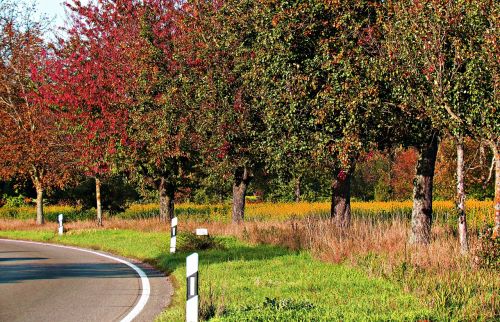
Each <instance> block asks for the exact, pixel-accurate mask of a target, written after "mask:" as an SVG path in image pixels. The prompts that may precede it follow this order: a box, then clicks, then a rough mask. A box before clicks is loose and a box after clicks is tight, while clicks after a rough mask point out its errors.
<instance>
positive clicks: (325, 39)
mask: <svg viewBox="0 0 500 322" xmlns="http://www.w3.org/2000/svg"><path fill="white" fill-rule="evenodd" d="M259 10H260V12H259V18H260V19H259V25H258V26H259V29H258V37H257V44H256V46H255V49H254V52H253V53H252V55H251V57H252V62H253V64H254V68H253V70H252V74H251V75H250V81H249V83H251V84H254V85H253V86H255V90H254V92H255V93H257V94H258V95H255V100H254V104H257V105H258V106H259V107H260V108H261V109H262V110H263V111H264V116H263V119H264V121H265V124H266V135H265V138H266V141H265V144H266V145H267V147H268V150H269V151H270V155H271V160H272V162H274V163H281V164H283V165H286V164H288V165H289V166H290V167H292V166H291V164H300V161H299V162H297V161H295V160H294V159H295V158H300V159H301V161H302V162H303V161H306V162H307V163H308V164H307V165H303V164H302V166H309V167H327V168H328V169H329V171H330V173H331V177H332V206H331V216H332V218H334V219H335V221H336V222H337V224H338V225H339V226H342V227H346V226H348V225H349V223H350V216H351V211H350V181H351V177H352V173H353V170H354V166H355V161H356V159H357V158H358V156H359V154H360V152H361V151H367V150H369V149H370V148H371V147H373V144H372V141H371V138H372V133H371V132H372V131H373V130H375V129H376V124H375V123H374V122H376V119H377V114H376V113H375V110H374V109H373V107H375V106H376V105H377V100H378V95H377V87H376V86H375V85H376V84H375V83H373V82H372V81H373V78H372V77H371V75H370V74H369V65H370V60H371V56H372V54H376V53H374V52H372V49H371V47H372V46H373V43H374V42H375V41H376V35H375V33H374V29H373V28H372V27H373V24H374V23H375V22H376V16H375V10H373V7H372V4H371V3H369V2H367V1H350V2H342V3H338V2H329V1H291V2H268V3H266V4H265V6H261V7H260V8H259Z"/></svg>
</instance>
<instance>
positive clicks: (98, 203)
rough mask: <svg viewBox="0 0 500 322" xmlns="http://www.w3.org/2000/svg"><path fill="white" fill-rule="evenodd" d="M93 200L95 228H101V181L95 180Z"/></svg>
mask: <svg viewBox="0 0 500 322" xmlns="http://www.w3.org/2000/svg"><path fill="white" fill-rule="evenodd" d="M95 198H96V210H97V226H99V227H101V226H102V205H101V180H100V179H99V178H97V177H96V178H95Z"/></svg>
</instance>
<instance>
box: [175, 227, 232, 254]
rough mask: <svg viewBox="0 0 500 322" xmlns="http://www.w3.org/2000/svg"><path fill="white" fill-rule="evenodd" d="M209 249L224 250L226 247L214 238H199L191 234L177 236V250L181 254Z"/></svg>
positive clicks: (184, 233) (185, 233)
mask: <svg viewBox="0 0 500 322" xmlns="http://www.w3.org/2000/svg"><path fill="white" fill-rule="evenodd" d="M207 249H224V245H223V244H222V243H221V242H220V241H218V240H217V239H215V238H214V237H212V236H197V235H195V234H193V233H190V232H182V233H180V234H179V235H177V250H179V251H181V252H194V251H199V250H207Z"/></svg>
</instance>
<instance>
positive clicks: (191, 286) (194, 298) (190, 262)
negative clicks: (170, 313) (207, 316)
mask: <svg viewBox="0 0 500 322" xmlns="http://www.w3.org/2000/svg"><path fill="white" fill-rule="evenodd" d="M186 284H187V285H186V289H187V290H186V295H187V297H186V298H187V300H186V322H198V253H194V254H191V255H189V256H188V257H187V258H186Z"/></svg>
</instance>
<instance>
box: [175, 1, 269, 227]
mask: <svg viewBox="0 0 500 322" xmlns="http://www.w3.org/2000/svg"><path fill="white" fill-rule="evenodd" d="M256 5H258V3H257V2H254V1H225V2H223V3H219V2H218V1H186V2H184V3H183V5H182V8H181V9H180V10H181V12H182V13H183V14H182V17H181V19H180V20H179V25H178V31H177V33H178V34H177V36H178V37H176V52H177V55H178V57H179V61H180V63H181V64H182V66H184V67H183V69H184V71H183V72H182V73H183V74H182V81H183V83H184V84H186V88H187V89H186V91H188V92H189V91H190V90H191V89H194V92H193V93H192V94H193V95H189V96H187V95H186V97H188V98H189V97H190V98H189V104H190V105H191V106H192V109H191V110H192V111H194V113H193V115H192V116H193V117H195V118H196V124H195V125H196V133H197V136H198V140H197V142H196V143H195V145H196V146H197V148H198V150H199V151H200V154H201V156H202V159H203V167H210V172H213V173H218V174H220V175H221V176H223V177H224V178H225V179H227V178H232V181H233V210H232V219H233V222H241V221H242V220H244V210H245V195H246V192H247V189H248V185H249V184H250V182H251V181H252V178H253V176H254V173H255V170H256V167H258V166H259V163H260V161H261V157H262V154H261V153H260V147H261V145H260V136H261V135H262V134H263V127H262V122H261V116H260V111H259V109H257V107H256V105H253V104H252V97H253V95H254V93H252V91H251V90H250V88H249V87H248V84H247V83H245V82H244V75H245V74H246V73H247V72H248V70H249V69H250V67H251V64H252V61H251V56H252V49H251V48H252V44H253V41H254V39H255V31H254V26H255V23H254V22H253V21H252V19H253V16H252V13H253V7H254V6H256Z"/></svg>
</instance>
